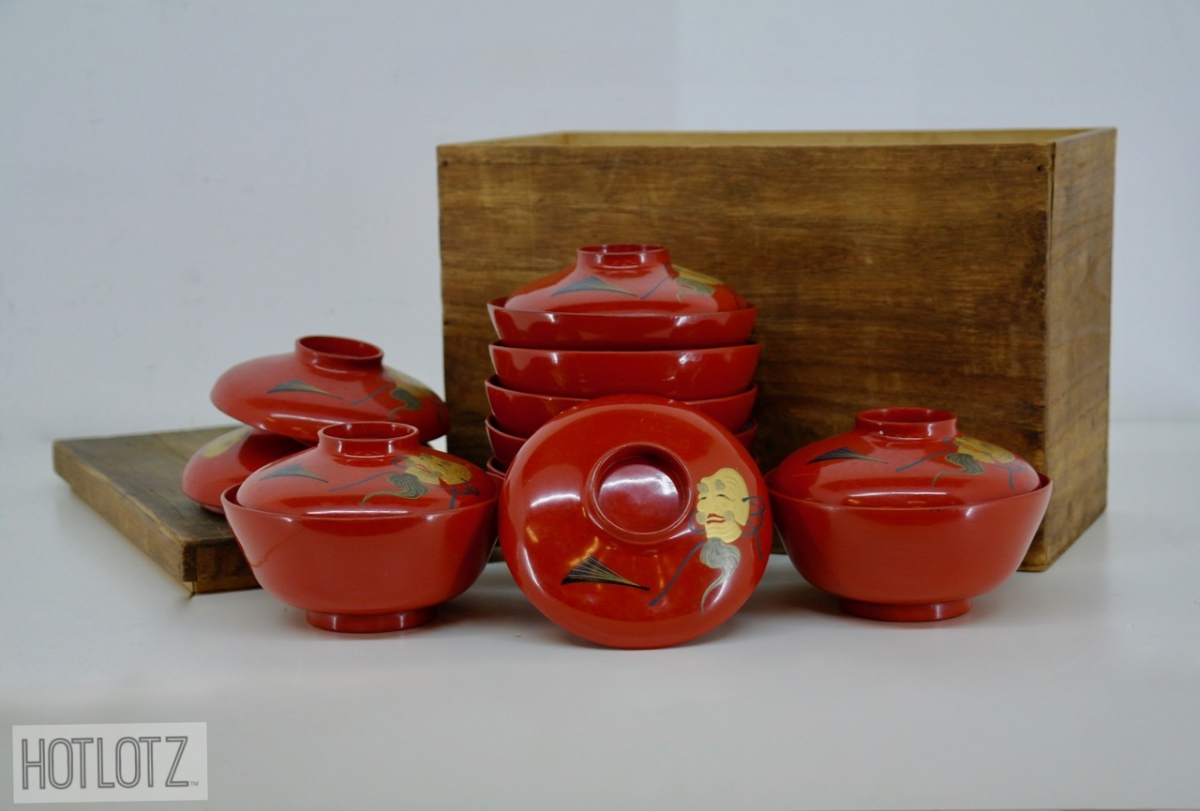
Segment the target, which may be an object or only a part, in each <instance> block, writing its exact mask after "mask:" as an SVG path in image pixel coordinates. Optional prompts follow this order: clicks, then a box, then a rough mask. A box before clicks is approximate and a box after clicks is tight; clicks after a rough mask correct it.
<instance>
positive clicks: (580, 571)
mask: <svg viewBox="0 0 1200 811" xmlns="http://www.w3.org/2000/svg"><path fill="white" fill-rule="evenodd" d="M569 583H604V584H608V585H610V586H629V587H631V588H635V589H641V590H642V591H649V590H650V588H649V586H643V585H641V584H639V583H634V582H633V581H632V580H630V579H628V578H626V577H622V576H621V575H619V574H617V573H616V572H614V571H613V570H612V569H610V568H608V567H607V566H605V565H604V564H603V563H601V562H600V561H598V560H596V558H594V557H592V556H591V555H588V556H587V557H586V558H584V559H583V560H582V561H580V562H579V563H577V564H575V566H574V567H573V568H572V569H571V571H569V572H567V576H566V577H564V578H563V581H562V584H563V585H564V586H565V585H567V584H569Z"/></svg>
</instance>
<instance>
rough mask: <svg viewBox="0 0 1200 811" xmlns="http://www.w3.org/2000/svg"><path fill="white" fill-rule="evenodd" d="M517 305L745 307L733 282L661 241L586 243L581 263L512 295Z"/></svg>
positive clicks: (663, 309)
mask: <svg viewBox="0 0 1200 811" xmlns="http://www.w3.org/2000/svg"><path fill="white" fill-rule="evenodd" d="M507 306H510V307H512V308H513V309H514V310H526V311H538V312H622V313H683V312H696V313H699V312H715V311H721V310H739V309H743V308H745V307H746V302H745V301H744V300H743V299H742V297H741V296H739V295H738V294H737V293H736V292H735V291H734V290H733V288H731V287H729V286H728V285H727V284H725V283H723V282H721V281H720V280H719V279H714V278H713V277H711V276H707V275H705V274H702V273H696V272H694V271H690V270H687V269H686V268H681V267H678V266H676V265H673V264H672V263H671V257H670V253H669V252H668V251H667V249H666V248H664V247H663V246H661V245H648V244H641V243H626V244H609V245H585V246H584V247H582V248H580V249H579V251H578V252H577V254H576V259H575V264H574V265H572V266H571V267H569V268H567V269H566V270H563V271H560V272H558V273H553V274H551V275H549V276H544V277H542V278H540V279H537V280H535V281H533V282H531V283H530V284H527V285H525V286H523V287H521V288H520V289H518V290H517V291H516V292H514V293H513V294H512V295H511V296H509V297H508V305H507Z"/></svg>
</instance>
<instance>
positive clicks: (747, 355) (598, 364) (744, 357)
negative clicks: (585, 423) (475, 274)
mask: <svg viewBox="0 0 1200 811" xmlns="http://www.w3.org/2000/svg"><path fill="white" fill-rule="evenodd" d="M489 349H490V352H491V357H492V365H493V367H494V368H495V370H496V378H497V379H498V380H499V382H500V384H501V385H503V386H504V387H505V388H509V389H515V390H516V391H523V392H530V393H533V394H549V395H557V396H565V397H582V398H594V397H602V396H605V395H610V394H648V395H654V396H658V397H667V398H670V399H674V400H709V399H713V398H717V397H728V396H730V395H734V394H739V393H741V392H744V391H746V390H747V389H749V388H750V385H751V383H752V381H753V379H754V371H755V369H756V368H757V366H758V358H759V354H760V351H761V348H760V346H759V345H758V344H756V343H746V344H737V345H735V346H716V347H704V348H700V349H654V350H582V349H567V350H550V349H531V348H527V347H515V346H505V345H504V344H500V343H493V344H491V346H490V347H489Z"/></svg>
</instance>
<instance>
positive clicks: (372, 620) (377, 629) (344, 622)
mask: <svg viewBox="0 0 1200 811" xmlns="http://www.w3.org/2000/svg"><path fill="white" fill-rule="evenodd" d="M435 613H437V611H436V609H434V608H432V607H431V608H414V609H412V610H411V611H397V612H395V613H389V614H326V613H324V612H322V611H309V612H308V624H309V625H312V626H314V627H316V628H321V629H322V630H325V631H338V632H339V633H343V634H382V633H387V632H389V631H404V630H407V629H409V628H416V627H417V626H419V625H424V624H425V623H427V622H429V621H430V620H431V619H433V616H434V614H435Z"/></svg>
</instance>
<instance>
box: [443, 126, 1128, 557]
mask: <svg viewBox="0 0 1200 811" xmlns="http://www.w3.org/2000/svg"><path fill="white" fill-rule="evenodd" d="M1115 148H1116V132H1115V130H1112V129H1089V130H1036V131H976V132H910V133H904V132H877V133H871V132H858V133H558V134H549V135H539V136H531V137H524V138H512V139H504V140H495V141H484V142H475V143H464V144H452V145H443V146H441V147H439V149H438V166H439V193H440V216H441V252H442V285H443V290H442V296H443V306H444V319H445V369H446V390H447V400H448V402H449V403H450V405H451V408H452V409H453V411H454V421H455V422H454V427H453V429H452V431H451V433H450V436H449V440H448V447H449V449H450V451H451V452H452V453H456V454H458V455H461V456H465V457H467V458H469V459H472V460H473V461H475V462H477V463H483V462H484V461H485V460H486V458H487V457H488V456H489V454H490V450H489V448H488V444H487V438H486V436H485V434H484V430H483V420H484V418H485V416H486V414H487V401H486V399H485V396H484V390H483V380H484V378H486V377H487V376H488V374H489V373H490V369H491V367H490V361H489V358H488V353H487V344H488V343H489V342H491V341H493V340H495V334H494V332H493V330H492V327H491V323H490V321H489V319H488V316H487V311H486V306H485V305H486V302H487V301H488V300H489V299H491V298H495V297H499V296H504V295H507V294H508V293H510V292H511V291H513V290H514V289H516V288H517V287H519V286H520V285H522V284H524V283H525V282H527V281H529V280H531V279H534V278H537V277H539V276H542V275H545V274H547V273H551V272H553V271H556V270H560V269H562V268H564V267H566V266H567V265H569V264H570V263H571V262H572V260H573V257H574V253H575V250H576V248H578V247H579V246H580V245H583V244H587V243H593V242H637V241H642V242H659V243H663V244H665V245H667V246H668V247H669V248H670V249H671V253H672V257H673V259H675V260H676V261H677V262H679V264H681V265H684V266H687V267H691V268H694V269H696V270H698V271H702V272H705V273H709V274H712V275H715V276H717V277H720V278H723V279H724V280H725V281H727V282H729V283H730V284H732V285H733V286H734V287H735V288H736V289H737V290H738V291H739V292H741V293H742V295H743V296H745V298H747V299H748V300H750V301H753V302H754V303H756V304H758V306H759V307H760V310H761V315H760V318H759V322H758V326H757V329H756V336H757V340H758V341H759V342H761V343H762V345H763V355H762V361H761V363H760V366H759V370H758V374H757V380H758V383H759V386H760V390H761V393H760V397H759V402H758V406H757V409H756V418H757V419H758V420H759V423H760V429H759V436H758V442H757V446H756V447H757V450H758V452H759V454H760V456H761V459H762V466H763V469H764V470H769V469H770V468H772V467H773V466H774V465H775V464H777V463H778V462H779V461H780V459H781V458H782V457H783V456H784V455H785V454H786V453H787V452H790V451H791V450H792V449H794V448H796V447H799V446H800V445H803V444H805V443H807V442H810V441H812V440H814V439H817V438H820V437H823V436H827V435H829V434H833V433H837V432H840V431H842V430H845V429H847V428H848V427H849V426H850V424H851V421H852V417H853V414H854V413H855V412H857V411H859V410H861V409H863V408H867V407H871V406H879V405H904V404H911V405H929V406H936V407H941V408H947V409H950V410H952V411H955V412H957V413H958V414H959V419H960V423H961V425H962V426H963V427H964V429H965V430H967V431H968V432H969V433H972V434H975V435H978V436H981V437H983V438H986V439H990V440H992V441H994V442H997V443H999V444H1001V445H1003V446H1005V447H1008V448H1010V449H1012V450H1014V451H1016V452H1018V453H1020V454H1022V455H1023V456H1025V457H1026V458H1027V459H1029V461H1030V462H1032V463H1033V464H1034V465H1035V466H1036V467H1037V468H1039V469H1040V470H1043V471H1044V472H1046V473H1047V474H1048V475H1049V476H1050V477H1051V478H1053V479H1054V480H1055V485H1056V491H1055V495H1054V499H1053V501H1052V503H1051V506H1050V511H1049V513H1048V515H1047V517H1046V521H1045V523H1044V524H1043V528H1042V530H1041V532H1040V533H1039V537H1038V539H1037V540H1036V541H1035V542H1034V546H1033V548H1032V549H1031V550H1030V553H1029V555H1028V556H1027V558H1026V560H1025V564H1024V568H1026V569H1029V570H1039V569H1044V568H1046V567H1048V566H1049V565H1050V564H1051V563H1052V562H1053V561H1054V559H1056V558H1057V557H1058V556H1059V555H1060V554H1061V553H1062V552H1063V551H1064V550H1065V549H1066V548H1067V547H1068V546H1069V545H1070V544H1071V543H1072V542H1073V541H1074V540H1075V539H1076V538H1077V537H1078V536H1079V534H1080V533H1082V532H1083V530H1084V529H1085V528H1086V527H1087V526H1088V525H1089V524H1091V522H1092V521H1094V520H1095V519H1096V518H1097V517H1098V516H1099V515H1100V514H1101V513H1102V512H1103V510H1104V506H1105V488H1106V482H1107V437H1108V362H1109V349H1108V344H1109V323H1110V316H1109V313H1110V299H1111V264H1112V259H1111V256H1112V253H1111V245H1112V192H1113V176H1114V165H1115Z"/></svg>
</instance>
